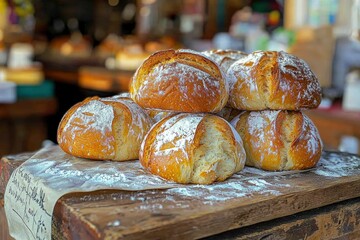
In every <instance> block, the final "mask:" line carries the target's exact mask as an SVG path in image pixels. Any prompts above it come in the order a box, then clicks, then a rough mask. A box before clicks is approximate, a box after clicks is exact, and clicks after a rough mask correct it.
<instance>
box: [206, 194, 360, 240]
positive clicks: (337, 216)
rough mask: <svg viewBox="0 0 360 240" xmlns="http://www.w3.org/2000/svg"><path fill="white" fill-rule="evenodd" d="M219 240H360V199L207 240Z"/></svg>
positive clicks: (237, 230)
mask: <svg viewBox="0 0 360 240" xmlns="http://www.w3.org/2000/svg"><path fill="white" fill-rule="evenodd" d="M218 239H222V240H229V239H236V240H246V239H259V240H260V239H262V240H270V239H274V240H281V239H308V240H310V239H313V240H318V239H360V198H356V199H351V200H347V201H344V202H341V203H337V204H332V205H329V206H325V207H322V208H318V209H314V210H309V211H306V212H302V213H298V214H294V215H292V216H288V217H283V218H280V219H276V220H273V221H268V222H265V223H260V224H256V225H252V226H249V227H244V228H241V229H236V230H232V231H229V232H226V233H222V234H219V235H215V236H212V237H209V238H208V240H218Z"/></svg>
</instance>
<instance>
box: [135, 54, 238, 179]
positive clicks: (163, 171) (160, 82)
mask: <svg viewBox="0 0 360 240" xmlns="http://www.w3.org/2000/svg"><path fill="white" fill-rule="evenodd" d="M130 95H131V97H132V99H133V100H134V101H135V102H136V103H138V104H139V105H140V106H141V107H143V108H146V109H150V111H170V112H172V113H174V112H176V113H178V114H170V115H169V116H167V117H165V118H163V119H162V120H160V121H159V122H157V123H156V124H155V125H154V126H153V127H152V128H151V130H150V131H149V133H148V134H147V135H146V136H145V139H144V141H143V142H142V146H141V149H140V156H139V159H140V162H141V164H142V165H143V166H144V167H145V168H146V169H148V170H149V171H150V172H151V173H153V174H157V175H159V176H161V177H163V178H165V179H169V180H172V181H176V182H179V183H200V184H209V183H212V182H214V181H223V180H225V179H226V178H228V177H230V176H231V175H232V174H234V173H235V172H238V171H240V170H241V169H242V168H243V167H244V164H245V151H244V148H243V143H242V140H241V138H240V136H239V135H238V133H237V132H236V130H235V129H234V128H233V127H232V126H231V125H230V124H229V123H228V122H227V121H226V120H224V119H223V118H221V117H218V116H216V115H213V114H210V113H215V112H218V111H220V110H221V109H223V108H224V106H225V104H226V103H227V100H228V97H229V90H228V85H227V82H226V80H225V77H224V74H223V73H222V71H221V70H220V68H219V66H218V65H217V64H216V63H215V62H213V61H212V60H210V59H209V58H207V57H205V56H204V55H202V54H199V53H197V52H194V51H190V50H177V51H174V50H165V51H161V52H157V53H155V54H153V55H152V56H150V57H149V58H148V59H147V60H145V61H144V62H143V64H142V65H141V66H140V67H139V68H138V69H137V71H136V73H135V75H134V77H133V80H132V82H131V85H130ZM148 111H149V110H148ZM165 115H166V114H165Z"/></svg>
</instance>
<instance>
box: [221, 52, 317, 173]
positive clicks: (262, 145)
mask: <svg viewBox="0 0 360 240" xmlns="http://www.w3.org/2000/svg"><path fill="white" fill-rule="evenodd" d="M227 75H228V80H229V84H230V98H229V104H230V105H231V106H232V107H234V108H236V109H240V110H245V112H242V113H241V114H240V115H238V116H237V117H236V118H235V119H233V120H232V121H231V124H232V125H233V126H234V127H235V128H236V129H237V131H238V132H239V134H240V136H241V137H242V139H243V141H244V147H245V150H246V156H247V159H246V165H248V166H255V167H257V168H261V169H265V170H297V169H306V168H311V167H314V166H315V165H316V163H317V162H318V161H319V159H320V156H321V152H322V142H321V139H320V136H319V134H318V131H317V129H316V127H315V126H314V124H313V123H312V122H311V120H310V119H309V118H308V117H307V116H306V115H305V114H304V113H302V112H301V110H304V109H311V108H316V107H317V106H318V105H319V104H320V101H321V88H320V84H319V82H318V80H317V78H316V77H315V75H314V73H313V72H312V71H311V70H310V68H309V66H308V65H307V64H306V63H305V62H304V61H303V60H301V59H299V58H297V57H295V56H292V55H290V54H288V53H285V52H282V51H281V52H275V51H256V52H253V53H251V54H249V55H248V56H246V57H244V58H241V59H240V60H238V61H236V62H235V63H234V64H232V65H231V67H230V68H229V70H228V71H227Z"/></svg>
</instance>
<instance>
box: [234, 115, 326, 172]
mask: <svg viewBox="0 0 360 240" xmlns="http://www.w3.org/2000/svg"><path fill="white" fill-rule="evenodd" d="M231 124H232V125H233V126H234V127H235V129H236V130H237V131H238V133H239V134H240V136H241V137H242V139H243V141H244V148H245V151H246V156H247V159H246V165H248V166H255V167H257V168H260V169H264V170H272V171H278V170H299V169H307V168H311V167H314V166H315V165H316V163H317V162H318V161H319V160H320V157H321V152H322V142H321V139H320V136H319V133H318V131H317V129H316V127H315V125H314V124H313V123H312V122H311V120H310V119H309V118H308V117H307V116H306V115H304V114H303V113H301V112H294V111H270V110H266V111H259V112H243V113H241V114H240V115H239V116H237V117H236V118H235V119H234V120H233V121H232V122H231Z"/></svg>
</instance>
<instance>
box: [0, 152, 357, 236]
mask: <svg viewBox="0 0 360 240" xmlns="http://www.w3.org/2000/svg"><path fill="white" fill-rule="evenodd" d="M342 155H343V156H347V154H342ZM340 156H341V155H340V154H339V157H340ZM9 162H11V160H10V159H7V158H6V159H4V158H3V159H2V161H1V163H0V166H1V164H7V163H9ZM359 167H360V161H359ZM12 168H14V164H12V165H11V166H9V167H2V169H5V170H6V171H9V170H10V169H12ZM0 170H1V168H0ZM1 175H3V174H2V172H1ZM5 181H6V179H5ZM279 181H281V182H283V183H284V184H287V185H288V186H289V187H286V188H282V189H279V193H278V194H264V193H259V192H257V193H253V194H245V195H244V196H241V197H236V198H230V199H226V200H224V201H220V200H219V201H205V199H204V198H202V196H200V197H199V196H197V195H192V194H184V195H179V194H176V192H174V190H171V189H170V190H147V191H137V192H126V191H109V190H107V191H97V192H91V193H71V194H68V195H65V196H63V197H62V198H61V199H60V200H59V201H58V202H57V204H56V206H55V210H54V216H53V229H52V234H53V238H54V239H121V238H126V239H147V238H152V239H154V238H155V239H163V238H164V237H165V238H166V237H167V238H171V239H183V238H185V239H192V238H201V237H207V236H211V235H214V234H218V233H221V232H225V231H228V230H232V229H237V228H243V227H246V226H251V225H254V224H258V223H261V222H266V221H269V220H273V219H277V218H280V217H284V216H290V215H293V214H296V213H300V212H304V211H307V210H311V209H315V208H318V207H323V206H326V205H330V204H333V203H337V202H341V201H344V200H347V199H353V198H357V197H360V174H359V175H353V176H343V177H338V178H331V177H326V176H321V175H317V174H315V173H314V172H313V171H308V172H302V173H297V174H290V175H284V176H280V177H279V176H277V177H268V178H266V182H267V183H269V184H270V186H275V188H276V184H278V183H279ZM0 190H1V189H0ZM209 194H210V195H213V194H219V193H215V192H211V193H209ZM354 209H355V208H354ZM351 234H355V233H351Z"/></svg>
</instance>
